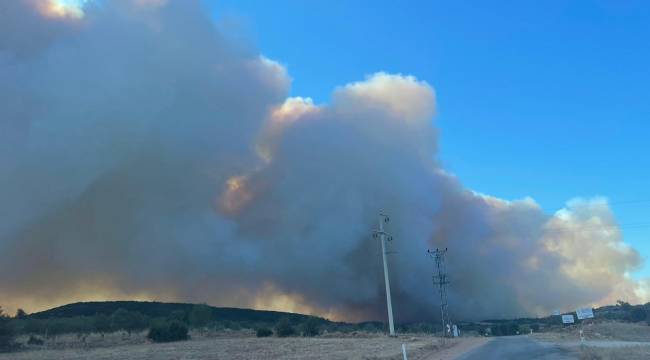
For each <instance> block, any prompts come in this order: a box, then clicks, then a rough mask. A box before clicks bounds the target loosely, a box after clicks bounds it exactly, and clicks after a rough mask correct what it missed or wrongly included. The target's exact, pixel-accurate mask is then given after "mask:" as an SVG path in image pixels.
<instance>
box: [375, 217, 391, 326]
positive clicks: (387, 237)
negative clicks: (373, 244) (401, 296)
mask: <svg viewBox="0 0 650 360" xmlns="http://www.w3.org/2000/svg"><path fill="white" fill-rule="evenodd" d="M389 221H390V218H389V217H388V216H387V215H384V214H381V213H380V214H379V230H375V231H374V232H373V237H374V238H376V237H377V235H379V239H380V241H381V256H382V260H383V261H384V281H385V282H386V307H387V308H388V327H389V330H390V336H395V325H394V324H393V304H392V302H391V299H390V281H389V280H388V264H387V263H386V241H392V240H393V237H392V236H391V235H390V234H388V233H387V232H385V231H384V223H387V222H389Z"/></svg>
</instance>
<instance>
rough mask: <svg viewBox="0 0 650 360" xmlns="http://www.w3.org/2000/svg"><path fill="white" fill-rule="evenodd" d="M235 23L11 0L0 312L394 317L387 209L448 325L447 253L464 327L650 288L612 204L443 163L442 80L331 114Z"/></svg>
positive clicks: (408, 276)
mask: <svg viewBox="0 0 650 360" xmlns="http://www.w3.org/2000/svg"><path fill="white" fill-rule="evenodd" d="M229 35H230V34H224V33H222V32H221V31H220V30H219V28H218V26H216V25H215V24H214V22H213V20H211V18H210V15H209V14H208V13H207V12H206V11H205V9H203V8H202V6H201V4H200V2H199V1H194V0H192V1H185V0H183V1H180V0H177V1H164V0H108V1H101V2H93V1H88V2H86V3H85V5H84V7H83V8H82V9H79V8H72V7H68V8H66V7H63V6H61V5H57V3H56V2H54V1H53V0H20V1H3V2H1V3H0V199H1V202H0V305H3V306H4V307H5V308H8V309H15V308H16V307H19V306H20V307H25V308H27V309H28V310H38V309H42V308H44V307H47V306H52V305H58V304H62V303H66V302H71V301H79V300H97V299H117V298H121V299H127V298H129V299H130V298H133V299H152V300H153V299H155V300H176V301H193V302H207V303H210V304H214V305H229V306H241V307H245V306H251V307H258V308H273V309H279V310H289V311H302V312H311V313H315V314H320V315H324V316H329V317H334V318H338V319H346V320H361V319H380V320H381V319H384V317H385V314H384V309H385V300H384V290H383V279H382V273H381V264H380V254H379V250H378V244H377V240H375V239H373V238H372V237H371V236H370V233H371V230H372V229H373V228H374V227H375V226H376V221H377V215H378V213H379V211H385V212H387V213H389V214H391V217H392V221H391V223H390V224H389V225H388V230H389V231H391V232H392V233H393V235H394V238H395V240H394V241H393V242H392V243H391V245H390V246H391V250H392V251H394V252H395V254H392V255H390V264H389V265H390V269H391V279H392V285H393V291H394V294H393V295H394V308H395V313H396V318H397V319H398V321H410V320H427V319H434V318H435V317H436V314H437V312H436V307H435V306H436V305H437V300H436V296H435V294H434V292H433V287H432V285H431V278H430V276H431V271H432V263H431V260H430V259H429V258H428V257H427V256H426V249H427V248H435V247H448V248H449V249H450V250H449V255H448V270H449V273H450V277H451V280H452V285H451V287H450V303H451V304H452V307H451V310H452V313H453V315H454V316H455V317H456V318H465V319H477V318H486V317H505V316H520V315H535V314H545V313H548V312H550V311H552V310H553V309H556V308H557V309H567V310H569V309H572V308H574V307H576V306H579V305H587V304H595V303H602V302H608V301H614V300H616V299H618V298H621V299H626V300H629V301H632V302H636V301H642V300H644V299H645V294H646V293H645V289H646V287H645V283H643V282H638V281H634V280H632V279H631V278H629V275H628V274H629V272H630V271H633V270H634V269H636V268H637V267H638V266H640V264H641V258H640V256H639V254H638V253H637V252H636V251H635V250H634V249H632V248H630V247H628V246H627V245H626V244H625V243H624V242H623V240H622V237H621V232H620V230H619V228H618V227H617V226H616V221H615V218H614V215H613V214H612V212H611V210H610V209H609V207H608V205H607V201H606V200H605V199H602V198H594V199H575V200H572V201H570V202H568V203H567V206H566V208H565V209H563V210H561V211H559V212H557V213H555V214H550V215H549V214H547V213H544V212H543V211H542V209H541V208H540V207H539V206H538V205H537V204H536V203H535V201H534V200H532V199H523V200H518V201H506V200H501V199H497V198H493V197H490V196H487V195H483V194H480V193H477V192H474V191H472V190H469V189H466V188H465V187H463V185H462V183H461V182H460V181H459V179H457V178H455V177H454V176H453V175H452V174H449V173H446V172H445V171H444V169H443V168H441V166H440V164H439V162H438V161H437V148H438V133H437V131H436V128H435V124H434V122H433V120H434V115H435V106H436V104H435V94H434V90H433V88H432V87H431V86H430V85H428V84H426V83H424V82H421V81H418V80H417V79H415V78H413V77H411V76H403V75H399V74H396V75H393V74H385V73H377V74H374V75H371V76H369V77H367V78H366V79H365V80H364V81H361V82H357V83H353V84H348V85H345V86H342V87H340V88H338V89H336V90H335V91H334V93H333V96H332V101H331V103H330V104H326V105H314V104H313V103H312V102H311V100H309V99H308V98H287V96H288V92H289V87H290V82H291V81H290V78H289V76H288V74H287V72H286V70H285V69H284V68H283V67H282V66H281V65H279V64H277V63H276V62H274V61H271V60H268V59H266V58H264V57H263V56H262V55H261V54H259V53H257V52H255V51H254V50H253V47H252V46H251V45H250V44H241V43H236V42H234V41H233V40H232V39H233V38H237V37H236V36H229ZM306 95H308V94H306ZM550 160H552V159H550ZM504 181H507V179H505V180H504Z"/></svg>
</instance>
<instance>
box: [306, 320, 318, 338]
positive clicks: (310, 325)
mask: <svg viewBox="0 0 650 360" xmlns="http://www.w3.org/2000/svg"><path fill="white" fill-rule="evenodd" d="M302 335H303V336H318V335H320V321H318V319H317V318H315V317H310V318H309V319H307V321H305V323H303V324H302Z"/></svg>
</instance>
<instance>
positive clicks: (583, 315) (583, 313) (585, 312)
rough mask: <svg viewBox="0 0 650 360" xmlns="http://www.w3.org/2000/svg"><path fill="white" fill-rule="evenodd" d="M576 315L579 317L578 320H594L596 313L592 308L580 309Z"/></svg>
mask: <svg viewBox="0 0 650 360" xmlns="http://www.w3.org/2000/svg"><path fill="white" fill-rule="evenodd" d="M576 315H578V320H584V319H593V318H594V311H593V310H592V309H591V308H583V309H578V310H576Z"/></svg>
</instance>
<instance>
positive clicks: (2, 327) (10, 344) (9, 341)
mask: <svg viewBox="0 0 650 360" xmlns="http://www.w3.org/2000/svg"><path fill="white" fill-rule="evenodd" d="M14 335H15V334H14V329H13V327H12V326H11V323H10V322H9V317H8V316H6V315H5V313H4V312H3V311H2V308H1V307H0V352H2V351H10V350H12V349H13V348H14V346H15V343H14Z"/></svg>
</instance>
